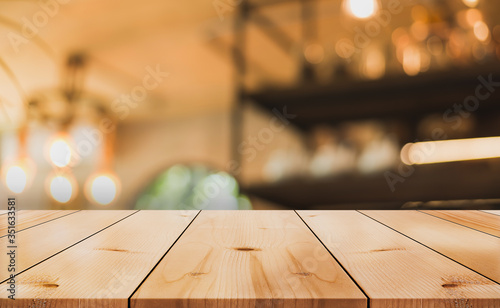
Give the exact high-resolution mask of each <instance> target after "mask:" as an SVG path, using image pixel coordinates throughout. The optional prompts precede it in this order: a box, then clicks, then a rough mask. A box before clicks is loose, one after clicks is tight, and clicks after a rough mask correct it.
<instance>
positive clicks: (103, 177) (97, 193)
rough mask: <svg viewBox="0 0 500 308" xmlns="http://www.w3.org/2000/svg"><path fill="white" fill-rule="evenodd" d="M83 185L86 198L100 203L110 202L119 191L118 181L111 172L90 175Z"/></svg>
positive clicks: (106, 203)
mask: <svg viewBox="0 0 500 308" xmlns="http://www.w3.org/2000/svg"><path fill="white" fill-rule="evenodd" d="M85 186H86V189H85V190H86V196H87V198H88V199H89V200H90V201H92V202H95V203H97V204H100V205H108V204H110V203H112V202H113V201H115V200H116V198H117V196H118V194H119V192H120V181H119V179H118V178H117V177H116V176H114V175H113V174H111V173H99V174H96V175H94V176H91V177H90V178H89V179H88V180H87V183H86V185H85Z"/></svg>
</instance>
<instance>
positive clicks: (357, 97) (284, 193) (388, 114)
mask: <svg viewBox="0 0 500 308" xmlns="http://www.w3.org/2000/svg"><path fill="white" fill-rule="evenodd" d="M279 2H282V1H279ZM273 3H274V2H273ZM300 3H302V4H303V5H302V9H303V12H302V17H303V20H302V23H303V31H302V34H303V37H302V40H303V41H307V39H308V38H309V37H310V36H311V35H312V36H314V34H315V31H316V30H315V23H314V22H313V21H311V20H312V19H313V18H314V13H315V10H314V1H301V2H300ZM259 6H260V4H258V3H255V2H250V3H247V2H244V3H242V4H241V5H240V6H239V7H238V13H237V14H236V17H235V44H236V45H235V48H234V64H235V68H236V76H237V78H236V79H235V80H236V93H237V96H236V104H235V109H234V121H233V130H232V131H233V140H232V142H233V148H232V153H233V158H234V159H235V161H238V162H240V163H241V160H240V157H239V154H238V145H239V144H240V142H241V140H242V136H241V135H242V126H243V123H242V122H243V117H242V112H243V104H244V103H246V102H251V103H252V104H256V105H258V106H259V107H260V108H261V109H264V110H267V111H269V112H272V110H273V109H274V108H276V109H278V110H283V108H284V107H286V108H287V112H288V113H291V114H294V115H296V118H294V119H292V120H291V122H292V123H293V124H294V125H295V127H297V128H299V129H300V130H301V131H303V132H304V134H307V133H308V131H309V130H310V129H311V128H313V127H314V126H317V125H321V124H327V125H335V124H338V123H342V122H344V121H357V120H367V119H375V120H384V121H385V120H395V121H398V122H399V123H404V125H406V126H407V127H408V130H409V131H410V132H411V134H410V136H407V137H406V138H407V139H405V140H400V142H402V143H403V144H404V143H406V142H412V141H414V140H415V138H416V136H417V132H416V130H417V128H416V124H417V123H418V121H419V120H421V119H422V118H424V117H425V116H427V115H430V114H438V115H442V116H445V115H446V112H447V110H449V109H452V110H453V109H454V108H455V105H457V104H463V102H464V100H465V99H466V98H467V97H469V96H471V95H472V96H475V95H477V92H476V88H477V87H478V86H479V85H482V84H483V83H482V82H481V81H480V80H479V79H478V78H479V77H480V76H482V77H483V78H484V79H486V80H487V79H488V77H489V76H492V79H493V80H495V81H496V82H498V81H500V63H499V62H498V61H497V60H491V61H489V62H487V63H483V64H481V65H474V66H473V67H472V66H471V67H452V68H450V69H449V70H444V71H439V70H431V71H429V72H426V73H421V74H419V75H417V76H407V75H404V74H403V73H402V74H401V75H391V74H388V75H386V76H385V77H383V78H381V79H378V80H362V79H355V78H353V77H351V78H348V77H346V78H344V79H339V78H337V79H335V80H331V81H330V82H326V83H325V82H319V81H317V80H315V79H314V78H311V75H310V73H311V65H310V64H308V63H307V62H306V61H302V63H300V65H302V70H301V74H302V76H301V78H298V79H297V80H298V81H297V82H296V83H295V84H292V85H290V86H289V87H272V86H269V87H267V88H262V89H259V90H257V91H251V90H247V89H245V86H244V76H245V73H246V71H247V66H248V63H247V61H246V59H245V48H246V47H248V46H247V45H248V44H247V42H246V36H245V24H246V23H249V22H255V23H256V24H257V25H258V23H259V18H252V17H251V16H252V14H255V12H257V14H258V8H259ZM261 25H262V24H261ZM264 25H265V26H266V27H262V30H263V31H264V32H265V33H267V35H268V37H270V38H274V39H275V40H276V45H277V46H278V47H279V48H282V47H283V45H286V44H285V43H284V41H289V38H287V37H279V35H280V33H281V32H280V31H279V27H278V26H276V25H272V26H275V27H277V28H276V29H274V30H272V29H270V27H269V26H270V22H269V21H264ZM298 60H300V59H298ZM481 91H484V90H481ZM481 93H483V92H481ZM473 113H474V117H475V118H476V119H477V120H478V122H483V121H484V122H488V123H491V122H494V121H495V119H496V118H495V117H498V115H500V91H496V90H493V91H492V92H491V95H489V96H488V97H487V98H486V99H484V100H481V99H480V104H479V107H478V108H477V110H474V111H473ZM448 120H450V119H448ZM476 134H477V136H471V137H483V136H491V135H498V134H500V128H497V127H495V126H494V125H493V126H492V125H489V126H487V127H486V128H481V131H477V132H476ZM492 165H493V166H495V168H497V169H498V166H499V162H498V160H488V161H479V162H470V163H469V162H468V163H447V164H439V165H432V166H430V165H429V166H417V167H416V168H415V172H414V174H413V175H412V176H411V177H409V178H408V179H406V178H405V182H404V183H402V184H401V183H400V184H399V187H398V188H397V189H396V190H395V191H394V192H392V191H391V190H390V188H389V185H388V184H387V181H386V179H385V173H384V172H381V173H378V174H370V175H363V174H350V175H339V176H335V177H324V178H312V177H310V176H306V175H305V176H303V177H298V178H292V179H287V180H282V181H280V182H275V183H258V184H253V185H251V186H248V187H243V190H244V191H245V193H248V194H250V195H253V196H256V197H259V198H262V199H266V200H268V201H272V202H275V203H278V204H280V205H283V206H286V207H290V208H301V209H304V208H314V207H316V206H319V205H338V204H349V203H353V204H354V203H362V202H389V203H390V202H392V203H394V202H396V203H401V204H402V203H404V202H407V201H427V200H451V199H455V200H456V199H475V198H500V189H498V187H497V186H496V184H495V183H499V182H500V181H499V180H500V176H499V175H498V172H493V171H492V168H491V166H492ZM388 172H393V173H395V174H398V171H397V170H388ZM422 192H425V194H423V193H422ZM337 208H338V207H337Z"/></svg>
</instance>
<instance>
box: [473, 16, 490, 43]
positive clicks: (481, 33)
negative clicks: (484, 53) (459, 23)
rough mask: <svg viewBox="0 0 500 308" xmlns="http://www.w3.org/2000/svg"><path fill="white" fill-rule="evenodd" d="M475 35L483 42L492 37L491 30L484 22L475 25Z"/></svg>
mask: <svg viewBox="0 0 500 308" xmlns="http://www.w3.org/2000/svg"><path fill="white" fill-rule="evenodd" d="M474 35H475V36H476V38H477V39H478V40H480V41H481V42H486V41H487V40H488V39H489V37H490V30H489V29H488V26H487V25H486V24H485V23H484V22H482V21H477V22H476V23H475V24H474Z"/></svg>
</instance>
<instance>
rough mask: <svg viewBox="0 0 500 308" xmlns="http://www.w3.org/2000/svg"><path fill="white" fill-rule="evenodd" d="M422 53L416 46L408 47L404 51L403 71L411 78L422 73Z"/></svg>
mask: <svg viewBox="0 0 500 308" xmlns="http://www.w3.org/2000/svg"><path fill="white" fill-rule="evenodd" d="M420 68H421V59H420V51H419V50H418V48H417V47H416V46H408V47H406V48H405V49H404V51H403V70H404V71H405V73H406V74H407V75H409V76H415V75H417V74H418V73H419V72H420Z"/></svg>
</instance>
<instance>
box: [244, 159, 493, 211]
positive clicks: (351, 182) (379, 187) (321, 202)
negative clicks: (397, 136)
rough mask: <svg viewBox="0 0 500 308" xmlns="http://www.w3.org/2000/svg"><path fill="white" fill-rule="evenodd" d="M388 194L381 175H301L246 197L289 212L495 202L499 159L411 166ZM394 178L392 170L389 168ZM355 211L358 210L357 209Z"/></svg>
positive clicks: (250, 191)
mask: <svg viewBox="0 0 500 308" xmlns="http://www.w3.org/2000/svg"><path fill="white" fill-rule="evenodd" d="M414 167H415V169H414V172H413V174H411V175H410V176H408V177H404V182H398V183H396V184H395V185H394V187H395V190H394V191H391V189H390V186H389V184H388V183H387V180H386V178H385V175H384V172H381V173H377V174H370V175H362V174H350V175H342V176H337V177H324V178H310V177H309V178H308V177H300V178H293V179H289V180H284V181H280V182H275V183H268V184H266V183H262V184H258V185H251V186H249V187H246V188H245V189H244V191H245V193H248V194H250V195H253V196H256V197H259V198H262V199H265V200H268V201H271V202H274V203H277V204H280V205H283V206H286V207H289V208H294V209H309V208H317V207H319V206H330V205H332V206H333V205H342V207H344V208H345V205H346V204H368V203H372V204H373V203H387V204H389V207H393V206H394V204H396V205H397V204H401V205H402V204H403V203H405V202H409V201H432V200H460V199H496V198H500V189H499V184H498V183H500V159H489V160H477V161H469V162H453V163H443V164H435V165H420V166H414ZM391 172H393V173H394V174H398V172H397V170H392V171H391ZM358 207H359V206H358Z"/></svg>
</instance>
